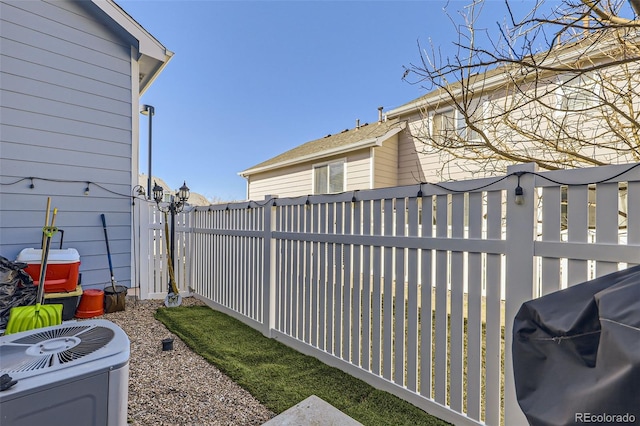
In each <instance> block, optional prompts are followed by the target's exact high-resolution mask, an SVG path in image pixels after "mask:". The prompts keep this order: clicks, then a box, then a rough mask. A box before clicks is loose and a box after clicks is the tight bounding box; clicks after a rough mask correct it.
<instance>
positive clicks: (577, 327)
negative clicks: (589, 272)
mask: <svg viewBox="0 0 640 426" xmlns="http://www.w3.org/2000/svg"><path fill="white" fill-rule="evenodd" d="M513 333H514V335H513V366H514V375H515V385H516V394H517V398H518V402H519V404H520V407H521V408H522V410H523V412H524V414H525V415H526V417H527V419H528V420H529V423H530V424H531V425H535V426H537V425H573V424H585V423H590V424H607V423H610V424H616V423H619V424H624V423H626V424H635V423H636V422H640V266H635V267H633V268H629V269H626V270H623V271H619V272H615V273H612V274H609V275H605V276H602V277H600V278H597V279H594V280H591V281H587V282H584V283H581V284H578V285H575V286H572V287H569V288H567V289H564V290H561V291H557V292H554V293H551V294H549V295H546V296H544V297H541V298H539V299H535V300H531V301H529V302H526V303H524V304H523V305H522V307H521V308H520V310H519V311H518V314H517V315H516V318H515V321H514V329H513Z"/></svg>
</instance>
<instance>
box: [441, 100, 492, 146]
mask: <svg viewBox="0 0 640 426" xmlns="http://www.w3.org/2000/svg"><path fill="white" fill-rule="evenodd" d="M478 108H480V109H481V110H480V112H481V114H484V111H485V105H484V102H482V105H478ZM449 111H453V125H454V129H452V130H455V131H456V132H457V133H458V135H461V132H462V131H464V138H463V139H464V140H465V141H468V142H474V141H475V142H477V141H479V140H480V138H478V139H469V138H467V133H468V130H469V127H468V126H467V125H466V123H465V122H464V118H463V116H462V114H461V113H460V111H458V109H456V108H453V107H448V108H441V109H438V110H435V111H433V112H432V113H431V114H430V116H429V134H430V135H431V137H432V138H435V135H434V133H433V132H434V128H435V126H434V120H435V117H436V115H441V114H445V113H447V112H449ZM460 123H462V124H464V126H460ZM460 137H461V138H462V136H460Z"/></svg>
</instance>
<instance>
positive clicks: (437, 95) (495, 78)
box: [386, 40, 616, 119]
mask: <svg viewBox="0 0 640 426" xmlns="http://www.w3.org/2000/svg"><path fill="white" fill-rule="evenodd" d="M603 47H606V48H608V49H614V48H615V47H616V45H615V44H612V43H611V42H610V40H607V41H605V42H603ZM598 52H601V50H600V51H598ZM598 52H593V55H597V53H598ZM545 53H546V52H545ZM583 53H584V49H583V48H582V46H579V45H576V46H572V48H569V49H567V50H566V51H564V52H560V54H559V55H558V56H557V57H554V58H553V59H551V61H552V65H553V64H554V63H555V64H562V63H566V62H572V61H576V60H578V59H579V58H580V56H581V55H583ZM486 74H487V73H486V72H485V75H486ZM522 78H523V79H524V78H525V77H524V76H523V77H522ZM503 83H504V73H498V74H496V75H492V76H490V77H487V78H486V79H482V78H480V79H477V80H476V82H475V83H473V84H471V85H469V90H474V89H475V90H479V89H482V91H484V92H488V91H492V90H494V89H496V88H499V87H501V86H502V84H503ZM455 84H459V82H455V83H452V85H455ZM453 92H454V96H455V95H456V92H458V94H459V92H460V90H459V89H457V90H453ZM444 101H451V95H450V94H449V93H446V92H444V93H443V91H442V90H439V89H435V90H433V91H432V92H431V93H428V94H427V95H424V96H422V97H420V98H418V99H415V100H414V101H413V102H409V103H407V104H405V105H401V106H399V107H398V108H395V109H391V110H389V111H387V113H386V114H387V117H389V118H390V119H392V118H397V117H401V116H404V115H407V114H412V113H416V112H420V111H421V109H424V108H425V107H428V106H430V105H434V104H435V105H438V104H439V103H441V102H444Z"/></svg>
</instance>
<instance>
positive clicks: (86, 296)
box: [76, 289, 104, 318]
mask: <svg viewBox="0 0 640 426" xmlns="http://www.w3.org/2000/svg"><path fill="white" fill-rule="evenodd" d="M102 314H104V291H102V290H96V289H89V290H85V291H84V293H82V297H81V298H80V304H78V309H77V310H76V318H92V317H97V316H100V315H102Z"/></svg>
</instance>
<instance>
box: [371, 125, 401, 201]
mask: <svg viewBox="0 0 640 426" xmlns="http://www.w3.org/2000/svg"><path fill="white" fill-rule="evenodd" d="M373 163H374V165H373V188H385V187H389V186H396V185H397V184H398V136H397V135H396V136H392V137H391V138H389V139H388V140H386V141H384V142H383V144H382V146H380V147H376V148H374V151H373ZM373 188H372V189H373Z"/></svg>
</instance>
